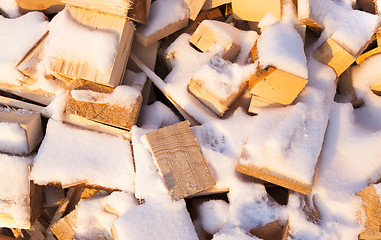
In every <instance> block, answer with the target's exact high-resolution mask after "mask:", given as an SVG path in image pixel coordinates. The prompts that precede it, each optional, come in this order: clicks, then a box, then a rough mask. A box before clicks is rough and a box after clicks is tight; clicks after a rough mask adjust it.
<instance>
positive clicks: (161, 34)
mask: <svg viewBox="0 0 381 240" xmlns="http://www.w3.org/2000/svg"><path fill="white" fill-rule="evenodd" d="M188 21H189V19H188V18H186V19H182V20H180V21H178V22H175V23H171V24H169V25H168V26H166V27H165V28H163V29H161V30H158V31H157V32H155V33H152V34H151V35H149V36H145V35H143V34H142V33H141V31H140V30H139V29H138V30H137V31H136V33H135V34H136V36H135V39H136V41H138V42H139V43H141V44H142V45H143V46H148V45H151V44H153V43H154V42H157V41H159V40H160V39H162V38H165V37H166V36H169V35H171V34H172V33H174V32H176V31H178V30H180V29H182V28H184V27H186V26H188Z"/></svg>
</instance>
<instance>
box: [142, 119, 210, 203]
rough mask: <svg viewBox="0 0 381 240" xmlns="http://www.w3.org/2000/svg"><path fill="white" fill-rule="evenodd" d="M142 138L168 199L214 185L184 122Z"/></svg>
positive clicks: (203, 159) (193, 137)
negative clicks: (169, 196) (153, 161)
mask: <svg viewBox="0 0 381 240" xmlns="http://www.w3.org/2000/svg"><path fill="white" fill-rule="evenodd" d="M146 138H147V141H148V144H149V146H150V150H151V152H152V154H153V157H154V159H155V161H156V162H157V165H158V168H159V171H160V173H161V176H162V177H163V179H164V182H165V185H166V187H167V188H168V192H169V194H170V195H171V197H172V199H174V200H178V199H181V198H184V197H187V196H189V195H192V194H194V193H197V192H200V191H203V190H205V189H208V188H210V187H212V186H213V185H215V184H216V180H215V178H214V175H213V172H212V171H211V169H210V167H209V165H208V163H207V162H206V160H205V158H204V156H203V155H202V153H201V149H200V146H199V145H198V142H197V140H196V138H195V136H194V134H193V132H192V130H191V128H190V123H189V122H188V121H183V122H180V123H177V124H174V125H171V126H168V127H165V128H161V129H159V130H156V131H152V132H149V133H147V134H146Z"/></svg>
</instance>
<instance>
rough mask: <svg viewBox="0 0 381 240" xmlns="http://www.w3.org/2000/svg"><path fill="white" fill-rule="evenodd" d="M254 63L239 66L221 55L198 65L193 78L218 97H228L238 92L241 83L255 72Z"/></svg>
mask: <svg viewBox="0 0 381 240" xmlns="http://www.w3.org/2000/svg"><path fill="white" fill-rule="evenodd" d="M256 67H257V66H256V64H248V65H244V66H241V65H239V64H237V63H233V64H232V63H230V62H228V61H225V60H224V59H222V58H221V57H218V56H216V57H214V58H212V59H211V60H210V61H209V62H208V63H206V64H204V65H203V66H201V67H200V69H199V70H198V71H197V72H196V73H195V75H194V76H193V79H194V80H196V81H197V82H199V83H200V84H201V85H202V87H203V88H205V89H207V90H208V91H210V92H211V93H212V94H213V95H214V96H218V98H222V99H228V98H229V97H231V96H232V95H233V94H236V93H238V91H239V90H240V89H241V87H242V86H243V84H245V82H246V81H247V80H248V79H249V78H250V76H251V75H253V74H254V73H255V70H256Z"/></svg>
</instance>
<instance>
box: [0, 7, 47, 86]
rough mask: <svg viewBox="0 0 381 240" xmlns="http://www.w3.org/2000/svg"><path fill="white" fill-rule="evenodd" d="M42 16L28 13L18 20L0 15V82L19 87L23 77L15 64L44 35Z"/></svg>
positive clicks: (45, 26) (44, 18)
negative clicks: (19, 81)
mask: <svg viewBox="0 0 381 240" xmlns="http://www.w3.org/2000/svg"><path fill="white" fill-rule="evenodd" d="M47 25H48V22H47V21H46V17H45V16H44V14H42V13H39V12H30V13H27V14H25V15H23V16H21V17H19V18H15V19H7V18H4V17H3V16H1V15H0V52H1V55H0V82H3V83H10V84H15V85H19V83H18V81H17V80H22V79H24V78H25V77H24V76H23V75H22V74H21V73H20V72H18V71H17V69H16V65H17V63H18V62H19V61H20V60H21V59H22V58H23V57H24V56H25V54H26V53H27V52H28V51H29V50H30V49H31V48H32V47H33V46H34V45H35V44H36V43H37V41H38V40H40V38H41V37H42V36H43V35H44V34H45V33H46V31H47Z"/></svg>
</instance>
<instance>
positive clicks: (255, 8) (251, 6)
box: [232, 0, 282, 22]
mask: <svg viewBox="0 0 381 240" xmlns="http://www.w3.org/2000/svg"><path fill="white" fill-rule="evenodd" d="M232 8H233V16H234V18H235V19H239V20H246V21H251V22H259V21H261V19H262V18H263V17H264V16H265V15H266V14H267V13H268V12H271V13H272V14H273V15H274V16H275V17H276V18H278V19H279V20H281V19H282V3H281V0H267V1H262V0H250V1H247V0H232Z"/></svg>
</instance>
